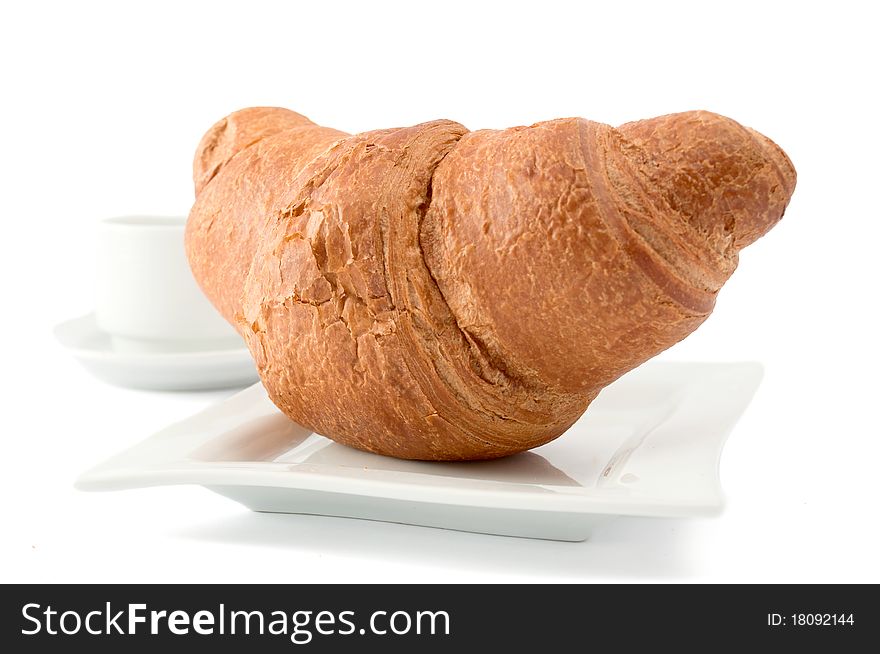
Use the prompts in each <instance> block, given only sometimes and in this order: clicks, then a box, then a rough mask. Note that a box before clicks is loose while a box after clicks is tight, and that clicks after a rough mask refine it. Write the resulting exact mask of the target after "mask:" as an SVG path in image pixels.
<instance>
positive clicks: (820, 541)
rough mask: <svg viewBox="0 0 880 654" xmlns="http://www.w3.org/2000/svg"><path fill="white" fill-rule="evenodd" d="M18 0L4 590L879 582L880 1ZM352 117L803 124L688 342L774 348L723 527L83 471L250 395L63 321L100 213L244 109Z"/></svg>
mask: <svg viewBox="0 0 880 654" xmlns="http://www.w3.org/2000/svg"><path fill="white" fill-rule="evenodd" d="M11 4H12V3H4V4H3V9H2V10H0V12H2V15H0V66H2V86H0V94H2V103H0V112H2V122H0V127H2V130H3V131H2V140H0V166H2V170H0V187H2V195H0V201H2V230H3V231H2V232H0V243H2V249H0V252H2V254H0V266H2V271H0V280H2V281H0V283H2V298H3V320H2V322H0V329H2V343H3V353H4V356H3V366H2V370H3V373H4V377H3V382H2V383H3V391H2V392H3V396H2V397H3V400H2V402H3V404H2V406H3V411H2V418H0V420H2V422H0V433H2V439H3V441H2V445H3V447H2V450H0V451H2V454H0V464H2V472H0V502H2V516H0V520H2V522H0V524H2V527H0V532H2V535H0V581H3V582H8V581H72V580H79V581H126V582H129V581H130V582H135V581H294V582H304V581H406V582H420V581H514V580H524V581H532V580H535V581H538V580H548V581H556V580H559V581H562V580H619V581H642V580H648V581H650V580H676V581H677V580H683V581H738V582H739V581H774V582H775V581H803V582H806V581H849V582H857V581H873V582H878V581H880V565H878V556H880V555H878V554H877V551H878V549H877V548H878V539H880V528H878V509H877V500H878V481H877V480H878V472H877V470H878V465H880V429H878V426H877V404H878V401H877V390H878V384H877V377H876V371H877V364H878V352H877V340H878V335H877V334H878V321H877V316H878V312H877V309H876V300H877V281H878V273H877V254H878V237H880V227H878V224H880V215H878V214H880V211H878V203H877V186H878V184H880V180H878V173H880V158H878V152H880V138H878V118H877V117H878V115H880V104H878V102H877V99H876V88H877V67H878V63H880V51H878V45H877V43H878V39H877V31H878V30H877V28H878V19H877V16H876V15H874V10H873V9H872V7H873V6H874V5H873V3H869V2H864V3H855V2H853V3H847V2H834V3H823V4H822V5H812V4H809V3H805V2H797V3H782V2H779V3H777V2H760V3H745V2H737V3H724V4H723V5H722V4H720V3H719V4H717V5H715V4H713V3H708V2H696V3H691V4H681V3H666V2H658V3H644V4H632V3H626V2H605V3H597V4H596V5H595V6H589V5H590V4H592V3H586V2H583V3H580V2H578V3H574V2H572V3H569V4H561V3H557V2H550V1H547V0H542V1H541V2H533V3H528V4H517V3H513V2H505V3H497V4H496V3H488V2H487V3H481V2H473V1H472V2H466V3H456V2H447V1H444V2H430V3H423V4H419V3H415V2H413V3H405V4H401V5H398V6H392V5H384V4H381V3H376V2H362V3H351V4H349V5H338V6H337V5H334V4H333V3H331V2H317V1H316V2H300V3H293V2H288V3H280V2H279V3H265V2H253V1H251V2H241V3H239V4H238V5H232V4H227V3H219V2H211V3H196V2H186V3H184V2H172V3H163V2H151V3H139V4H138V5H135V4H134V3H107V4H103V5H98V4H94V3H85V2H69V3H58V4H56V5H49V4H45V3H38V2H32V3H17V4H18V5H19V8H16V9H10V5H11ZM251 105H280V106H286V107H289V108H292V109H295V110H296V111H299V112H301V113H304V114H306V115H307V116H309V117H311V118H312V119H314V120H315V121H317V122H319V123H322V124H325V125H329V126H333V127H337V128H340V129H344V130H346V131H349V132H357V131H360V130H365V129H371V128H378V127H389V126H398V125H406V124H413V123H416V122H422V121H424V120H429V119H433V118H441V117H446V118H452V119H455V120H458V121H460V122H462V123H464V124H465V125H467V126H468V127H470V128H472V129H476V128H483V127H499V128H500V127H508V126H511V125H516V124H528V123H531V122H534V121H538V120H543V119H549V118H555V117H560V116H570V115H579V116H584V117H587V118H591V119H594V120H599V121H603V122H608V123H612V124H617V123H621V122H624V121H628V120H633V119H638V118H643V117H649V116H654V115H658V114H663V113H668V112H673V111H681V110H687V109H696V108H705V109H710V110H713V111H716V112H719V113H723V114H726V115H729V116H731V117H733V118H735V119H737V120H739V121H740V122H742V123H744V124H746V125H749V126H751V127H754V128H756V129H758V130H759V131H761V132H764V133H765V134H767V135H769V136H770V137H771V138H772V139H774V140H775V141H777V142H778V143H779V144H780V145H781V146H782V147H783V148H785V150H786V151H787V152H788V154H789V155H790V156H791V159H792V160H793V161H794V163H795V165H796V167H797V169H798V173H799V180H798V188H797V191H796V193H795V195H794V199H793V201H792V203H791V205H790V207H789V209H788V212H787V214H786V217H785V218H784V220H783V221H782V222H781V223H780V224H779V226H778V227H776V228H775V229H774V230H773V231H772V232H771V233H770V234H769V235H768V236H767V237H766V238H764V239H762V240H761V241H760V242H759V243H757V244H755V245H754V246H752V247H750V248H749V249H748V250H747V251H746V252H744V254H743V256H742V260H741V265H740V269H739V270H738V271H737V273H736V274H735V275H734V277H733V278H732V279H731V280H730V282H729V283H728V284H727V286H726V287H725V288H724V290H723V291H722V292H721V295H720V297H719V301H718V306H717V309H716V312H715V314H714V315H713V317H712V318H710V319H709V321H708V322H707V323H706V324H705V325H704V326H703V327H702V328H701V329H699V330H698V331H697V332H696V333H695V334H693V335H692V336H691V337H690V338H688V339H687V341H685V342H683V343H681V344H680V345H678V346H676V347H674V348H673V349H672V350H670V351H669V352H668V353H666V354H664V355H663V356H664V357H665V358H668V359H681V360H712V361H728V360H759V361H761V362H763V364H764V365H765V367H766V375H765V379H764V382H763V384H762V386H761V388H760V389H759V390H758V393H757V396H756V397H755V400H754V402H753V404H752V405H751V406H750V408H749V409H748V411H747V413H746V414H745V416H744V417H743V418H742V420H741V421H740V423H739V425H738V426H737V427H736V429H735V430H734V432H733V434H732V436H731V437H730V440H729V441H728V445H727V448H726V450H725V452H724V456H723V462H722V476H723V482H724V486H725V489H726V492H727V496H728V506H727V510H726V512H725V513H724V514H723V515H722V516H721V517H719V518H716V519H712V520H695V521H686V520H674V521H673V520H657V521H645V520H635V519H628V520H624V519H621V520H619V521H617V522H616V523H613V524H612V525H610V526H608V527H606V528H604V529H602V530H600V531H599V532H597V533H596V535H595V537H594V539H593V540H592V541H589V542H585V543H576V544H572V543H554V542H539V541H529V540H522V539H512V538H502V537H490V536H479V535H474V534H465V533H454V532H446V531H442V530H435V529H425V528H416V527H405V526H400V525H388V524H378V523H367V522H358V521H353V520H341V519H332V518H321V517H303V516H277V515H276V516H272V515H258V514H251V513H249V512H248V511H247V510H245V509H243V508H241V507H239V506H238V505H236V504H234V503H232V502H229V501H228V500H225V499H223V498H221V497H219V496H214V495H212V494H211V493H209V492H208V491H205V490H203V489H200V488H184V487H181V488H163V489H145V490H139V491H127V492H121V493H107V494H87V493H81V492H78V491H75V490H73V489H72V487H71V484H72V481H73V479H74V478H75V477H76V475H77V474H78V473H79V472H81V471H82V470H84V469H85V468H88V467H90V466H92V465H93V464H95V463H97V462H98V461H100V460H102V459H104V458H106V457H107V456H109V455H110V454H112V453H114V452H115V451H117V450H120V449H123V448H125V447H127V446H128V445H130V444H133V443H135V442H136V441H138V440H140V439H142V438H144V437H146V436H147V435H149V434H150V433H152V432H153V431H154V430H157V429H159V428H161V427H163V426H164V425H166V424H167V423H168V422H170V421H173V420H176V419H179V418H182V417H184V416H187V415H188V414H190V413H193V412H195V411H197V410H199V409H200V408H202V407H204V406H207V404H208V403H210V402H213V401H216V400H217V399H218V398H220V397H223V396H224V395H225V394H224V393H214V394H188V395H187V394H177V395H175V394H161V393H147V392H137V391H128V390H123V389H117V388H113V387H109V386H106V385H103V384H102V383H100V382H98V381H96V380H94V379H92V378H91V377H89V376H88V375H87V374H86V373H85V371H84V370H83V369H81V368H80V367H79V366H78V365H77V364H76V363H75V362H74V361H73V360H72V359H70V358H69V357H68V356H66V354H65V352H64V351H63V350H62V349H61V348H60V347H59V346H57V345H56V344H55V343H54V342H53V340H52V336H51V327H52V326H53V324H55V323H57V322H60V321H62V320H65V319H67V318H70V317H73V316H76V315H79V314H82V313H86V312H88V311H89V310H91V308H92V289H93V265H94V264H93V262H94V248H95V243H94V236H95V234H94V225H95V222H96V221H97V220H99V219H100V218H104V217H107V216H112V215H117V214H130V213H144V212H157V213H166V214H167V213H185V212H187V211H188V208H189V205H190V203H191V201H192V188H191V180H190V162H191V158H192V154H193V151H194V148H195V145H196V143H197V142H198V140H199V138H200V137H201V135H202V134H203V132H204V131H205V130H206V129H207V128H208V127H209V126H210V125H211V124H212V123H213V122H214V121H216V120H217V119H219V118H220V117H222V116H224V115H225V114H226V113H228V112H230V111H232V110H235V109H238V108H241V107H246V106H251Z"/></svg>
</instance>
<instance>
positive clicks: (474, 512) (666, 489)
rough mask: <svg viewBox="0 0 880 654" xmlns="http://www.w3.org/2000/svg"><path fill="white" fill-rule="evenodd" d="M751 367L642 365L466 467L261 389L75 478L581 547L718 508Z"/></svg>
mask: <svg viewBox="0 0 880 654" xmlns="http://www.w3.org/2000/svg"><path fill="white" fill-rule="evenodd" d="M761 374H762V373H761V366H760V365H759V364H757V363H733V364H730V363H724V364H716V363H665V362H649V363H647V364H645V365H643V366H641V367H639V368H637V369H636V370H634V371H632V372H630V373H629V374H627V375H625V376H624V377H622V378H621V379H619V380H618V381H617V382H615V383H614V384H612V385H611V386H609V387H608V388H606V389H605V390H604V391H602V393H601V394H600V396H599V397H598V399H596V401H595V402H594V403H593V405H592V406H591V407H590V408H589V410H588V411H587V412H586V413H585V414H584V416H583V417H582V418H581V419H580V420H579V421H578V422H577V423H576V424H575V425H574V426H573V427H572V428H571V429H570V430H569V431H568V432H567V433H565V434H564V435H562V436H561V437H560V438H558V439H557V440H555V441H553V442H551V443H548V444H547V445H544V446H542V447H539V448H537V449H535V450H532V451H531V452H525V453H522V454H517V455H514V456H511V457H507V458H505V459H498V460H495V461H483V462H472V463H434V462H423V461H403V460H398V459H392V458H389V457H384V456H379V455H376V454H368V453H366V452H360V451H358V450H354V449H351V448H348V447H345V446H343V445H339V444H337V443H334V442H333V441H330V440H328V439H326V438H324V437H323V436H319V435H317V434H314V433H312V432H310V431H308V430H306V429H304V428H302V427H300V426H298V425H296V424H294V423H293V422H291V421H290V420H289V419H288V418H287V417H285V416H284V415H283V414H282V413H281V412H280V411H279V410H278V409H277V408H276V407H275V406H274V405H273V404H272V402H271V401H270V400H269V399H268V397H267V396H266V393H265V390H264V389H263V387H262V386H261V385H260V384H255V385H254V386H251V387H250V388H247V389H245V390H244V391H242V392H240V393H238V394H237V395H234V396H233V397H230V398H229V399H227V400H224V401H223V402H220V403H219V404H216V405H214V406H212V407H210V408H208V409H206V410H204V411H202V412H200V413H198V414H196V415H194V416H192V417H190V418H188V419H186V420H183V421H182V422H179V423H177V424H174V425H171V426H170V427H167V428H166V429H164V430H162V431H160V432H159V433H157V434H155V435H153V436H151V437H149V438H148V439H146V440H145V441H143V442H141V443H140V444H138V445H135V446H134V447H132V448H130V449H128V450H126V451H124V452H122V453H121V454H119V455H117V456H115V457H113V458H111V459H109V460H108V461H106V462H104V463H102V464H101V465H99V466H97V467H96V468H93V469H92V470H90V471H88V472H86V473H85V474H83V475H82V476H81V477H80V478H79V480H78V481H77V487H79V488H81V489H83V490H101V491H104V490H119V489H125V488H136V487H142V486H161V485H167V484H199V485H202V486H205V487H207V488H209V489H211V490H213V491H216V492H218V493H221V494H222V495H226V496H228V497H230V498H232V499H234V500H236V501H238V502H241V503H242V504H244V505H245V506H247V507H249V508H251V509H253V510H255V511H270V512H280V513H311V514H319V515H331V516H343V517H349V518H363V519H368V520H384V521H388V522H400V523H406V524H413V525H424V526H430V527H443V528H447V529H458V530H464V531H475V532H482V533H490V534H503V535H509V536H523V537H531V538H547V539H554V540H584V539H586V538H587V537H588V536H589V534H590V532H591V530H592V528H593V527H594V526H595V525H596V524H597V523H598V522H599V521H600V520H602V519H606V518H608V517H610V516H617V515H628V516H649V517H687V516H706V515H713V514H716V513H718V512H719V511H720V510H721V507H722V502H723V498H722V493H721V486H720V482H719V478H718V463H719V458H720V456H721V449H722V447H723V445H724V441H725V439H726V437H727V435H728V433H729V432H730V430H731V429H732V427H733V425H734V424H735V422H736V420H737V419H738V418H739V416H740V415H741V414H742V412H743V411H744V410H745V408H746V406H747V405H748V403H749V401H750V400H751V398H752V395H753V394H754V392H755V389H756V388H757V386H758V383H759V382H760V379H761Z"/></svg>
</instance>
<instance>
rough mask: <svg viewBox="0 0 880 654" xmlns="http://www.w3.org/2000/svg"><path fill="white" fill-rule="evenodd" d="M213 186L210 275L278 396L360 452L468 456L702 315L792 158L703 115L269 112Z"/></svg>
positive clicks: (199, 245)
mask: <svg viewBox="0 0 880 654" xmlns="http://www.w3.org/2000/svg"><path fill="white" fill-rule="evenodd" d="M194 180H195V187H196V196H197V199H196V202H195V205H194V206H193V208H192V212H191V214H190V217H189V221H188V224H187V233H186V247H187V254H188V257H189V261H190V264H191V266H192V270H193V273H194V274H195V277H196V279H197V280H198V282H199V284H200V285H201V287H202V288H203V290H204V291H205V293H206V294H207V296H208V297H209V298H210V299H211V301H212V302H213V303H214V304H215V306H216V307H217V308H218V310H219V311H220V312H221V313H222V314H223V316H224V317H225V318H226V319H227V320H229V321H230V322H231V323H233V324H234V325H235V326H236V327H237V329H238V330H239V332H240V333H241V335H242V336H243V337H244V339H245V341H246V342H247V346H248V348H249V349H250V351H251V353H252V354H253V357H254V359H255V361H256V364H257V367H258V370H259V373H260V377H261V379H262V381H263V384H264V385H265V387H266V389H267V391H268V393H269V396H270V397H271V398H272V400H273V402H275V404H277V405H278V407H279V408H280V409H281V410H282V411H283V412H284V413H285V414H287V415H288V416H289V417H290V418H292V419H293V420H294V421H296V422H297V423H299V424H301V425H303V426H305V427H308V428H309V429H312V430H314V431H315V432H317V433H320V434H323V435H325V436H327V437H329V438H332V439H333V440H335V441H338V442H340V443H344V444H346V445H350V446H353V447H357V448H360V449H363V450H368V451H371V452H378V453H381V454H387V455H391V456H396V457H402V458H408V459H429V460H464V459H488V458H493V457H500V456H504V455H508V454H512V453H515V452H520V451H522V450H527V449H530V448H533V447H536V446H538V445H541V444H543V443H546V442H548V441H550V440H552V439H554V438H556V437H557V436H559V435H560V434H562V433H563V432H564V431H565V430H566V429H567V428H568V427H569V426H570V425H571V424H572V423H573V422H574V421H575V420H577V419H578V417H579V416H580V415H581V414H582V413H583V412H584V410H585V409H586V408H587V407H588V406H589V404H590V402H592V401H593V399H594V398H595V397H596V396H597V395H598V393H599V392H600V391H601V390H602V388H604V387H605V386H606V385H608V384H609V383H611V382H612V381H614V380H615V379H617V378H618V377H619V376H620V375H622V374H623V373H625V372H627V371H628V370H631V369H632V368H634V367H636V366H638V365H639V364H640V363H642V362H644V361H645V360H647V359H649V358H651V357H653V356H654V355H656V354H658V353H659V352H661V351H662V350H665V349H666V348H668V347H670V346H671V345H673V344H674V343H676V342H678V341H680V340H681V339H682V338H684V337H685V336H687V335H688V334H690V333H691V332H692V331H693V330H694V329H696V327H697V326H698V325H700V323H702V322H703V321H704V320H705V319H706V317H707V316H708V315H709V313H710V312H711V311H712V308H713V306H714V303H715V297H716V295H717V293H718V290H719V289H720V288H721V285H722V284H723V283H724V282H725V281H726V280H727V278H728V277H729V276H730V274H731V273H732V272H733V270H734V269H735V268H736V265H737V258H738V252H739V250H740V249H741V248H743V247H745V246H746V245H748V244H749V243H751V242H753V241H754V240H755V239H757V238H758V237H760V236H761V235H763V234H764V233H765V232H766V231H767V230H769V229H770V228H771V227H772V226H773V225H774V224H775V223H776V222H777V221H778V220H779V219H780V218H781V217H782V215H783V212H784V211H785V207H786V205H787V204H788V201H789V199H790V197H791V194H792V192H793V191H794V187H795V170H794V167H793V166H792V164H791V162H790V161H789V159H788V157H787V156H786V155H785V153H784V152H783V151H782V150H781V149H780V148H779V147H778V146H777V145H776V144H774V143H773V142H772V141H770V140H769V139H768V138H766V137H764V136H762V135H761V134H759V133H758V132H755V131H754V130H751V129H748V128H746V127H743V126H742V125H740V124H739V123H737V122H735V121H733V120H731V119H729V118H725V117H723V116H719V115H717V114H713V113H709V112H705V111H693V112H687V113H681V114H674V115H669V116H662V117H659V118H653V119H649V120H643V121H638V122H634V123H628V124H625V125H622V126H620V127H617V128H614V127H610V126H608V125H604V124H601V123H595V122H591V121H589V120H584V119H582V118H564V119H560V120H551V121H547V122H543V123H538V124H535V125H532V126H530V127H514V128H511V129H506V130H497V131H496V130H480V131H476V132H469V131H468V130H467V129H465V128H464V127H463V126H462V125H460V124H458V123H455V122H452V121H448V120H437V121H432V122H428V123H423V124H421V125H415V126H413V127H404V128H399V129H385V130H378V131H373V132H364V133H362V134H356V135H354V136H350V135H348V134H345V133H343V132H339V131H337V130H334V129H329V128H326V127H320V126H318V125H315V124H314V123H312V122H311V121H310V120H308V119H307V118H305V117H304V116H301V115H299V114H297V113H294V112H292V111H288V110H286V109H278V108H252V109H244V110H242V111H238V112H236V113H234V114H232V115H230V116H228V117H226V118H224V119H223V120H222V121H220V122H219V123H217V124H216V125H214V126H213V127H212V128H211V129H210V131H209V132H208V133H207V134H206V135H205V136H204V138H203V139H202V141H201V143H200V144H199V147H198V150H197V153H196V157H195V164H194Z"/></svg>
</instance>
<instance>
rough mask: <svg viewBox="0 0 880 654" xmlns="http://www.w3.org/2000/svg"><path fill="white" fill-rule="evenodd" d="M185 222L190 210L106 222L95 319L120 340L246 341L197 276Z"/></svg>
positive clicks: (132, 344) (183, 344)
mask: <svg viewBox="0 0 880 654" xmlns="http://www.w3.org/2000/svg"><path fill="white" fill-rule="evenodd" d="M185 225H186V218H184V217H182V216H123V217H119V218H110V219H107V220H104V221H102V222H101V223H100V224H99V228H98V251H97V263H98V270H97V272H98V279H97V299H96V307H95V318H96V322H97V325H98V328H99V329H100V330H102V331H104V332H106V333H107V334H109V335H110V336H111V338H112V340H113V343H114V345H115V346H117V347H120V348H125V349H127V350H138V351H147V352H152V351H169V350H170V351H184V350H211V349H217V348H228V347H230V346H233V345H234V344H235V343H239V344H240V343H241V338H240V337H239V335H238V334H237V333H236V331H235V330H234V329H233V328H232V326H231V325H230V324H229V323H227V322H226V321H225V320H224V319H223V318H222V317H221V316H220V314H219V313H218V312H217V310H216V309H215V308H214V307H213V306H212V305H211V303H210V302H209V301H208V299H207V298H206V297H205V295H204V294H203V293H202V291H201V289H200V288H199V287H198V284H196V281H195V279H194V278H193V275H192V272H191V270H190V267H189V264H188V262H187V260H186V253H185V251H184V245H183V235H184V227H185Z"/></svg>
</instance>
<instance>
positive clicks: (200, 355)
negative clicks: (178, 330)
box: [54, 313, 258, 391]
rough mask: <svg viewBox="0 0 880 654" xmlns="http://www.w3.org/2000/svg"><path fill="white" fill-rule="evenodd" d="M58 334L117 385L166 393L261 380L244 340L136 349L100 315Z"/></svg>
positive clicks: (93, 369)
mask: <svg viewBox="0 0 880 654" xmlns="http://www.w3.org/2000/svg"><path fill="white" fill-rule="evenodd" d="M54 333H55V337H56V338H57V339H58V341H59V342H60V343H61V345H63V346H64V347H65V348H67V349H68V350H69V351H70V352H71V353H72V354H73V356H75V357H76V358H77V360H78V361H79V362H80V363H81V364H82V365H84V366H85V367H86V368H87V369H88V370H89V371H90V372H91V373H92V374H94V375H95V376H96V377H99V378H100V379H103V380H104V381H106V382H109V383H111V384H116V385H118V386H126V387H128V388H139V389H145V390H161V391H195V390H214V389H220V388H237V387H242V386H247V385H248V384H252V383H254V382H255V381H257V379H258V376H257V371H256V368H255V367H254V363H253V359H251V355H250V352H248V350H247V348H246V347H245V346H244V343H238V342H235V341H230V343H229V345H228V346H226V347H221V348H216V347H215V348H214V349H203V350H194V351H193V350H184V351H180V350H178V351H174V350H171V349H168V350H159V351H151V352H144V351H140V352H139V351H136V350H132V349H129V348H123V347H120V345H119V344H118V343H115V342H114V341H113V339H112V338H111V337H110V335H108V334H107V333H106V332H103V331H101V330H100V329H98V326H97V324H96V323H95V314H93V313H90V314H88V315H86V316H82V317H81V318H75V319H74V320H68V321H67V322H63V323H61V324H60V325H58V326H57V327H55V330H54Z"/></svg>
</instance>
